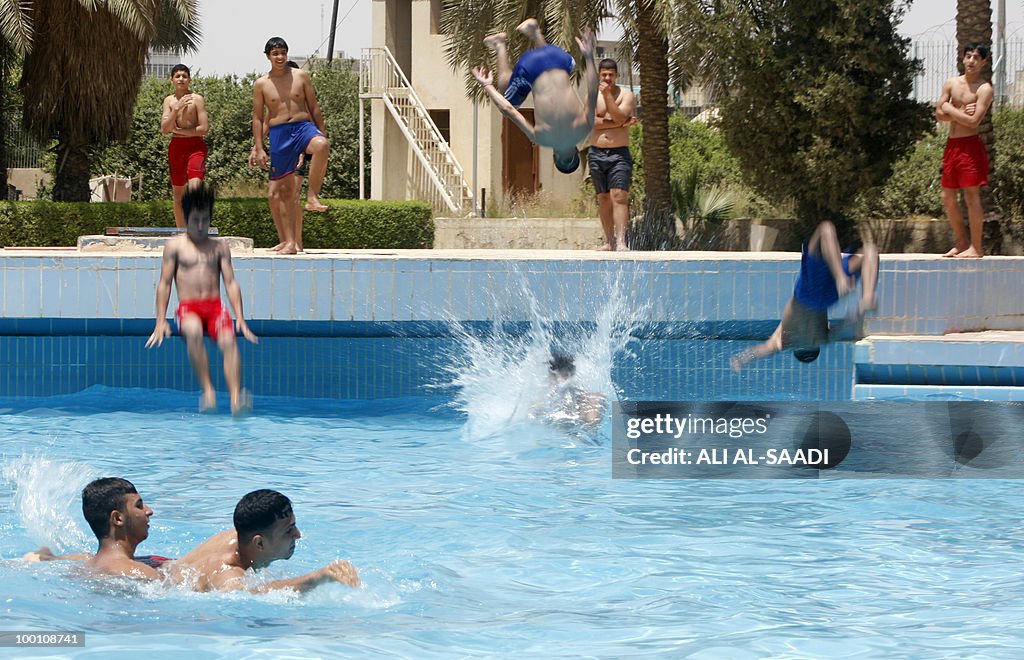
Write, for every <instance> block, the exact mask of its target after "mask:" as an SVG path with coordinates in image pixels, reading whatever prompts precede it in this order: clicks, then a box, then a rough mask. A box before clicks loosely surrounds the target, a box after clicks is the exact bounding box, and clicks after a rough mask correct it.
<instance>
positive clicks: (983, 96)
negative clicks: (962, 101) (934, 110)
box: [941, 83, 995, 128]
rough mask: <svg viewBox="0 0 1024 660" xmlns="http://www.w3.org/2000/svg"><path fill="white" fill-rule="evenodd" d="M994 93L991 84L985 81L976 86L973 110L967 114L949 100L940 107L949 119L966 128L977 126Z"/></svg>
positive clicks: (989, 105)
mask: <svg viewBox="0 0 1024 660" xmlns="http://www.w3.org/2000/svg"><path fill="white" fill-rule="evenodd" d="M994 95H995V93H994V92H993V90H992V85H990V84H988V83H985V84H984V85H982V86H981V87H979V88H978V100H977V101H975V102H974V104H973V105H974V112H972V113H971V114H967V113H966V112H964V111H963V110H961V109H960V108H955V107H953V104H952V103H950V102H949V101H946V102H945V103H943V104H942V106H941V109H942V111H943V113H944V114H945V115H946V116H947V117H949V118H950V121H955V122H956V123H958V124H960V125H961V126H966V127H967V128H978V126H980V125H981V121H982V120H983V119H984V118H985V113H986V112H988V109H989V108H990V107H991V106H992V98H993V96H994Z"/></svg>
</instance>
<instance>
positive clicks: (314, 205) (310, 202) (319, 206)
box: [305, 195, 327, 213]
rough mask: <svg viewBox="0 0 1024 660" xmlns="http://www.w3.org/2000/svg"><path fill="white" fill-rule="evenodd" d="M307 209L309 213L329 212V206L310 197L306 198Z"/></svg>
mask: <svg viewBox="0 0 1024 660" xmlns="http://www.w3.org/2000/svg"><path fill="white" fill-rule="evenodd" d="M305 208H306V210H307V211H317V212H318V213H322V212H324V211H326V210H327V205H326V204H324V203H323V202H321V201H320V200H319V199H317V198H316V197H313V196H312V195H310V196H309V197H307V198H306V207H305Z"/></svg>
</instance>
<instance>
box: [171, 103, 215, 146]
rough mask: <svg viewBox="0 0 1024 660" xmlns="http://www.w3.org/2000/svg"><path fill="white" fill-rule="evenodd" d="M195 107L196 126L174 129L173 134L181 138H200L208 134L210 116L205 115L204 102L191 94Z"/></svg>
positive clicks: (176, 127)
mask: <svg viewBox="0 0 1024 660" xmlns="http://www.w3.org/2000/svg"><path fill="white" fill-rule="evenodd" d="M191 96H192V102H193V103H194V104H195V106H196V120H197V121H196V125H195V126H194V127H192V128H181V127H180V126H175V127H174V134H175V135H180V136H181V137H201V136H203V135H206V134H207V133H209V132H210V116H209V115H208V114H207V113H206V100H205V99H204V98H203V97H202V96H200V95H199V94H192V95H191Z"/></svg>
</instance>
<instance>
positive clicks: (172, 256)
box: [146, 240, 178, 348]
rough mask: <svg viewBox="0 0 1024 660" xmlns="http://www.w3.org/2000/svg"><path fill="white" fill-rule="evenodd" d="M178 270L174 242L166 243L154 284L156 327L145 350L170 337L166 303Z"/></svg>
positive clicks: (176, 247)
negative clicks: (158, 274)
mask: <svg viewBox="0 0 1024 660" xmlns="http://www.w3.org/2000/svg"><path fill="white" fill-rule="evenodd" d="M177 269H178V246H177V242H176V241H173V240H171V241H167V244H166V245H165V246H164V258H163V262H162V263H161V266H160V280H159V281H158V282H157V283H156V327H155V328H153V334H151V335H150V336H149V339H148V340H147V341H146V348H152V347H153V346H159V345H161V344H162V343H164V338H165V337H170V336H171V326H170V324H169V323H167V303H168V302H169V301H170V299H171V282H172V281H173V280H174V275H175V273H176V272H177Z"/></svg>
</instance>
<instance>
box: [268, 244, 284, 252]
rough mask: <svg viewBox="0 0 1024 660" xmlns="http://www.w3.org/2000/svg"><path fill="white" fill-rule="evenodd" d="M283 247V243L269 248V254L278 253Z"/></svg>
mask: <svg viewBox="0 0 1024 660" xmlns="http://www.w3.org/2000/svg"><path fill="white" fill-rule="evenodd" d="M283 247H284V243H283V242H282V243H278V244H277V245H275V246H274V247H272V248H270V251H271V252H280V251H281V248H283Z"/></svg>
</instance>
